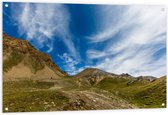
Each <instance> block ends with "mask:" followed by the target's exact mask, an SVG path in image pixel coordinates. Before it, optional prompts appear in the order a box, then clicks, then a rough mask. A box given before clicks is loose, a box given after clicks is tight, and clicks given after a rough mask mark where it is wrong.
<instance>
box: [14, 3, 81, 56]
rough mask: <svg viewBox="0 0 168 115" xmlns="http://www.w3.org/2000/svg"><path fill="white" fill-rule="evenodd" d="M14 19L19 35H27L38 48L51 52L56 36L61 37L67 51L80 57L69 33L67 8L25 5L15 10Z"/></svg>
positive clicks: (49, 5) (61, 6) (47, 5)
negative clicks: (45, 48) (44, 48)
mask: <svg viewBox="0 0 168 115" xmlns="http://www.w3.org/2000/svg"><path fill="white" fill-rule="evenodd" d="M13 18H15V20H16V21H17V22H18V29H19V31H18V33H19V34H20V35H23V34H25V35H26V37H27V40H29V41H33V42H34V43H35V45H36V47H37V48H43V47H48V50H47V52H51V51H52V50H53V47H54V46H53V42H54V39H55V36H57V37H58V36H59V37H60V38H61V40H62V41H63V42H64V43H65V45H66V46H67V49H68V50H69V51H70V52H71V53H72V54H73V55H74V56H77V55H78V54H77V52H76V49H75V46H74V43H73V41H72V38H71V34H70V32H69V21H70V15H69V12H68V11H67V9H66V8H65V6H63V5H61V4H40V3H38V4H29V3H23V4H20V5H19V6H18V8H17V11H16V10H14V12H13Z"/></svg>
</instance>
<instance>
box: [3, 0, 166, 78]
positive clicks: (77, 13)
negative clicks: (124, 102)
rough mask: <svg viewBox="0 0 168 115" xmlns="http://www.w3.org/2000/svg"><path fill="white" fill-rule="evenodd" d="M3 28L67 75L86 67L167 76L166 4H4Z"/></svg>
mask: <svg viewBox="0 0 168 115" xmlns="http://www.w3.org/2000/svg"><path fill="white" fill-rule="evenodd" d="M3 32H4V33H6V34H8V35H10V36H13V37H15V38H20V39H25V40H28V41H29V42H30V43H31V44H32V45H33V46H34V47H35V48H36V49H38V50H40V51H42V52H44V53H47V54H49V55H50V56H51V57H52V59H53V61H54V62H55V63H56V64H57V65H58V66H59V67H60V68H61V69H62V70H64V71H66V72H67V73H68V74H70V75H75V74H77V73H79V72H80V71H82V70H84V69H85V68H89V67H92V68H99V69H102V70H104V71H107V72H111V73H115V74H122V73H128V74H130V75H133V76H141V75H145V76H155V77H160V76H163V75H166V34H167V33H166V32H167V30H166V8H165V6H159V5H157V6H156V5H155V6H154V5H96V4H51V3H14V2H4V3H3Z"/></svg>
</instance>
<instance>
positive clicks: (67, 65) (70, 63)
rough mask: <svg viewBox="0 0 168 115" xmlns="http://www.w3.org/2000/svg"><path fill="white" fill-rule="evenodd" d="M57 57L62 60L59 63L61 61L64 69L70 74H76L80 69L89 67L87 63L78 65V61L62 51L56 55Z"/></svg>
mask: <svg viewBox="0 0 168 115" xmlns="http://www.w3.org/2000/svg"><path fill="white" fill-rule="evenodd" d="M58 57H59V58H60V59H61V60H62V61H61V62H59V63H61V65H62V67H63V68H64V70H65V71H66V72H68V74H70V75H76V74H78V73H79V72H81V71H82V70H84V69H86V68H89V67H91V66H89V65H86V66H81V67H79V65H78V64H80V61H78V60H76V59H75V58H74V57H73V56H71V55H70V54H68V53H63V54H62V55H58Z"/></svg>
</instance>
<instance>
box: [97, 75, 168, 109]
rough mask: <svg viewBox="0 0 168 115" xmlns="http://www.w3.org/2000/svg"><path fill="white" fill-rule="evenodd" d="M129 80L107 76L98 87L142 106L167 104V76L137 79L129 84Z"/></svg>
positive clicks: (160, 106)
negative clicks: (155, 78) (154, 78)
mask: <svg viewBox="0 0 168 115" xmlns="http://www.w3.org/2000/svg"><path fill="white" fill-rule="evenodd" d="M128 81H129V80H127V79H123V78H120V79H116V78H106V79H104V80H103V81H101V82H100V83H99V84H98V86H97V87H99V88H100V89H104V90H107V91H109V92H112V93H113V94H115V95H117V96H120V97H122V98H123V99H125V100H127V101H129V102H130V103H133V104H135V105H137V106H138V107H140V108H162V107H165V106H162V103H164V104H166V77H163V78H160V79H158V80H156V81H154V82H147V81H137V82H135V83H133V84H131V85H127V83H128Z"/></svg>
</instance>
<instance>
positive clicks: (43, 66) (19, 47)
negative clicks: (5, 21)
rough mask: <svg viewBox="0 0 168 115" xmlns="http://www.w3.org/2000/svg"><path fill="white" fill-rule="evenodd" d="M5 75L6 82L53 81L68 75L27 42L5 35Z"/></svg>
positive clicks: (46, 55) (48, 57)
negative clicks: (17, 80) (13, 80)
mask: <svg viewBox="0 0 168 115" xmlns="http://www.w3.org/2000/svg"><path fill="white" fill-rule="evenodd" d="M3 75H4V79H5V80H11V79H23V78H26V79H51V78H58V77H64V76H67V73H65V72H63V71H62V70H61V69H60V68H59V67H58V66H57V65H56V64H55V63H54V62H53V61H52V59H51V57H50V56H49V55H48V54H45V53H42V52H40V51H38V50H37V49H35V48H34V47H33V46H32V45H31V44H30V43H29V42H28V41H27V40H21V39H17V38H13V37H11V36H8V35H7V34H5V33H3Z"/></svg>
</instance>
